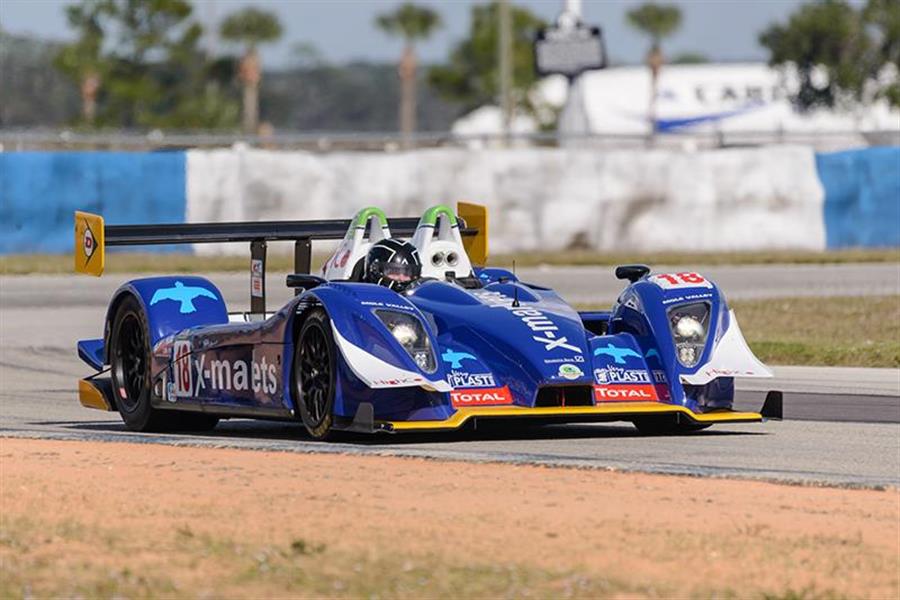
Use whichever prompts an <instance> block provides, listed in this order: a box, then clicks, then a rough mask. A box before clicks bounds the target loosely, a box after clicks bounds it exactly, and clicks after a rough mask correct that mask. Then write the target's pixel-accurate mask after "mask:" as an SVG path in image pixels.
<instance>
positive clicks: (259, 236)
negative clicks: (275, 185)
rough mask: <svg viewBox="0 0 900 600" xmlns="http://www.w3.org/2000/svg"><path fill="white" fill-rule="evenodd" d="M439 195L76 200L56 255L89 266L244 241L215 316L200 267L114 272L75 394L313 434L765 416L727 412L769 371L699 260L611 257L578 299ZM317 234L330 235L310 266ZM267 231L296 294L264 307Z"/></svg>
mask: <svg viewBox="0 0 900 600" xmlns="http://www.w3.org/2000/svg"><path fill="white" fill-rule="evenodd" d="M458 209H459V212H460V218H458V217H457V215H456V214H455V213H454V211H453V210H452V209H450V208H449V207H447V206H443V205H440V206H435V207H433V208H431V209H429V210H428V211H427V212H426V213H425V214H424V216H422V218H421V219H419V220H415V219H409V218H402V219H391V220H390V222H389V221H388V219H387V217H386V216H385V214H384V213H383V212H382V211H381V210H379V209H377V208H374V207H370V208H366V209H363V210H362V211H360V212H359V213H357V215H356V216H355V217H354V218H353V219H352V220H351V221H295V222H253V223H228V224H212V223H210V224H177V225H127V226H109V225H104V223H103V219H102V218H101V217H99V216H97V215H92V214H89V213H82V212H78V213H76V215H75V236H76V244H75V245H76V253H75V267H76V270H77V271H79V272H83V273H89V274H93V275H97V276H99V275H100V274H101V273H102V272H103V268H104V262H105V248H106V246H118V245H142V244H172V243H194V244H197V243H215V242H236V241H244V242H250V246H251V248H250V250H251V261H250V262H251V276H250V311H249V312H239V313H229V311H228V308H227V307H226V305H225V301H224V299H223V297H222V293H221V292H220V291H219V289H218V288H217V287H216V286H215V285H214V284H213V283H212V282H210V281H209V280H207V279H205V278H202V277H194V276H168V277H150V278H143V279H134V280H131V281H129V282H127V283H125V284H124V285H122V286H121V287H120V288H119V289H118V291H116V292H115V294H114V295H113V297H112V299H111V301H110V303H109V308H108V310H107V313H106V321H105V323H106V325H105V327H104V333H103V336H102V337H101V338H98V339H90V340H82V341H80V342H79V343H78V353H79V356H80V357H81V358H82V359H83V360H84V361H85V362H86V363H87V364H88V365H90V366H91V367H92V368H93V369H94V370H95V371H96V373H95V374H94V375H91V376H90V377H87V378H85V379H82V380H80V382H79V396H80V401H81V403H82V404H83V405H84V406H87V407H91V408H99V409H103V410H109V411H118V412H119V413H120V415H121V416H122V419H123V421H124V422H125V424H126V425H127V426H128V427H129V428H130V429H133V430H136V431H159V430H203V429H210V428H212V427H215V425H216V423H217V422H218V421H219V419H222V418H229V417H249V418H261V419H287V420H300V421H301V422H302V423H303V425H304V426H305V428H306V430H307V431H308V432H309V434H310V436H312V437H313V438H315V439H325V438H326V437H328V436H329V434H330V433H332V432H333V431H337V430H350V431H358V432H404V431H431V430H454V429H457V428H460V427H462V426H463V425H465V424H467V423H474V422H475V421H476V420H477V421H481V420H484V419H538V420H541V421H546V422H589V421H621V420H624V421H631V422H633V423H634V424H635V425H636V426H637V428H638V429H639V430H640V431H641V432H644V433H663V432H679V431H691V430H696V429H702V428H705V427H708V426H709V425H712V424H714V423H729V422H749V421H760V420H762V419H763V418H781V395H780V393H778V392H770V393H769V395H768V397H767V399H766V403H765V405H764V406H763V409H762V411H761V412H760V413H756V412H736V411H734V410H732V405H733V400H734V378H735V377H770V376H771V372H770V371H769V370H768V369H767V368H766V367H765V366H764V365H763V364H762V363H760V361H759V360H757V359H756V357H755V356H754V355H753V353H752V352H751V351H750V349H749V348H748V347H747V344H746V343H745V341H744V338H743V336H742V334H741V330H740V328H739V326H738V323H737V319H736V318H735V316H734V313H733V312H732V311H730V310H729V309H728V307H727V304H726V302H725V298H724V296H723V295H722V293H721V292H720V291H719V289H718V288H717V287H716V286H715V284H713V283H712V282H711V281H709V280H708V279H706V278H705V277H703V276H702V275H699V274H697V273H692V272H680V273H659V274H651V273H650V269H649V268H648V267H645V266H642V265H627V266H621V267H618V268H617V269H616V276H617V277H619V278H620V279H624V280H627V285H626V287H625V289H624V290H623V291H622V293H621V294H620V296H619V298H618V300H617V301H616V303H615V305H614V306H613V307H612V309H611V310H609V311H603V312H599V311H597V312H595V311H590V312H580V313H579V312H578V311H576V310H575V309H573V308H572V307H571V306H569V305H568V304H567V303H566V302H565V301H563V300H562V299H561V298H560V297H559V296H558V295H557V294H556V293H555V292H554V291H552V290H550V289H547V288H544V287H541V286H538V285H533V284H529V283H524V282H521V281H519V280H518V279H517V277H516V276H515V274H514V273H512V272H510V271H507V270H504V269H498V268H489V267H486V266H485V263H486V259H487V234H488V216H487V211H486V209H485V208H484V207H482V206H479V205H475V204H466V203H460V204H459V206H458ZM392 235H393V236H400V237H410V236H411V242H409V243H411V245H412V247H413V250H412V251H411V252H412V254H411V256H413V255H416V254H417V256H413V258H412V260H421V266H420V267H417V269H416V271H415V276H414V277H407V278H405V279H404V284H403V286H402V289H399V291H398V289H396V286H393V285H392V286H390V287H386V286H385V285H379V284H378V283H371V282H367V281H372V280H371V279H369V278H367V273H368V271H367V269H369V268H370V265H369V264H368V260H369V258H368V256H369V255H370V254H371V253H372V249H373V247H375V246H379V247H384V246H385V244H383V243H382V242H383V241H384V240H389V239H391V237H392ZM320 239H341V242H340V245H339V247H338V249H337V250H336V251H335V253H334V254H333V256H332V257H331V258H330V259H329V260H328V261H327V262H326V263H325V265H324V267H323V269H322V272H321V274H320V275H311V274H310V255H311V251H310V248H311V241H312V240H320ZM271 240H293V241H295V255H294V256H295V266H294V270H295V273H293V274H290V275H288V276H287V285H288V286H289V287H292V288H294V289H295V291H296V294H295V297H294V298H293V299H291V300H290V301H289V302H287V304H285V305H284V306H283V307H281V308H280V309H278V310H277V311H274V312H269V311H267V310H266V306H265V299H266V286H265V283H266V280H265V270H266V242H267V241H271ZM402 245H408V243H407V242H405V241H400V242H397V243H396V244H395V246H390V245H389V244H388V245H387V247H388V249H389V250H390V249H391V248H394V247H396V248H400V246H402ZM397 251H399V250H397ZM392 252H395V250H391V251H390V252H388V256H389V257H390V256H392V254H391V253H392ZM405 262H406V261H405V259H404V264H405ZM381 266H382V267H383V266H384V265H381ZM374 268H375V266H371V269H374ZM382 275H383V273H382ZM379 281H380V280H379ZM392 288H395V289H392Z"/></svg>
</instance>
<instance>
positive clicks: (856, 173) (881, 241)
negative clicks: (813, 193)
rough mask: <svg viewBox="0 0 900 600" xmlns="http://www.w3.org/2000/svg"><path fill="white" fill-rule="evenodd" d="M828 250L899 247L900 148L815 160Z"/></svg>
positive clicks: (880, 149) (835, 155)
mask: <svg viewBox="0 0 900 600" xmlns="http://www.w3.org/2000/svg"><path fill="white" fill-rule="evenodd" d="M816 164H817V167H818V171H819V178H820V179H821V181H822V186H823V187H824V188H825V232H826V238H827V243H828V247H829V248H839V247H844V246H900V148H897V147H895V148H870V149H866V150H853V151H849V152H835V153H830V154H819V155H818V156H816Z"/></svg>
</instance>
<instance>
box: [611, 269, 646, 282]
mask: <svg viewBox="0 0 900 600" xmlns="http://www.w3.org/2000/svg"><path fill="white" fill-rule="evenodd" d="M649 273H650V267H648V266H647V265H620V266H618V267H616V279H627V280H628V281H630V282H631V283H634V282H635V281H637V280H639V279H643V278H644V277H646V276H647V275H648V274H649Z"/></svg>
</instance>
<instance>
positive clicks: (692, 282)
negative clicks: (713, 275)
mask: <svg viewBox="0 0 900 600" xmlns="http://www.w3.org/2000/svg"><path fill="white" fill-rule="evenodd" d="M650 281H652V282H653V283H655V284H656V285H658V286H659V287H661V288H662V289H664V290H677V289H681V288H697V287H705V288H711V287H712V283H710V282H709V281H708V280H706V279H704V277H703V275H700V274H699V273H662V274H659V275H653V276H651V277H650Z"/></svg>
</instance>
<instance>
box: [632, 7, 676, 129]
mask: <svg viewBox="0 0 900 600" xmlns="http://www.w3.org/2000/svg"><path fill="white" fill-rule="evenodd" d="M627 17H628V22H629V24H631V26H632V27H634V28H635V29H638V30H640V31H641V32H643V33H645V34H647V35H649V36H650V39H651V40H652V45H651V46H650V51H649V52H648V53H647V66H648V67H649V68H650V104H649V107H648V114H647V118H648V120H649V121H650V127H651V128H652V131H653V133H656V84H657V81H658V79H659V70H660V69H661V68H662V66H663V62H664V59H663V54H662V49H661V48H660V43H661V42H662V39H663V38H664V37H667V36H669V35H671V34H672V33H674V32H675V31H676V30H677V29H678V27H680V26H681V9H679V8H678V7H677V6H674V5H671V4H654V3H652V2H649V3H647V4H642V5H641V6H639V7H637V8H635V9H632V10H630V11H628V14H627Z"/></svg>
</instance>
